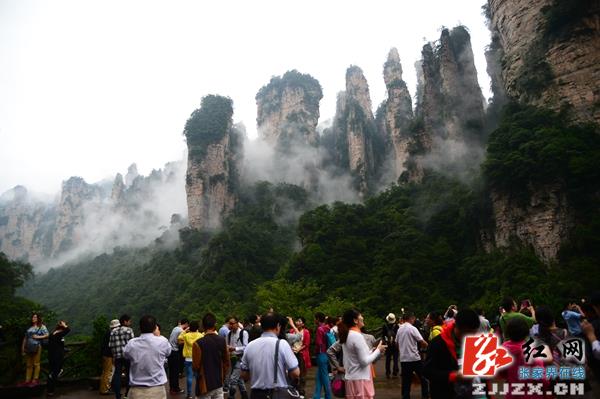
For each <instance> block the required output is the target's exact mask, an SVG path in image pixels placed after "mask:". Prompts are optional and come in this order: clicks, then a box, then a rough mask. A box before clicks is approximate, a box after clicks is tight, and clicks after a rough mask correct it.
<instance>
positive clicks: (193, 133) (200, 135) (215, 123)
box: [183, 95, 233, 159]
mask: <svg viewBox="0 0 600 399" xmlns="http://www.w3.org/2000/svg"><path fill="white" fill-rule="evenodd" d="M232 116H233V102H232V101H231V99H230V98H228V97H222V96H216V95H208V96H206V97H203V98H202V102H201V105H200V108H198V109H197V110H195V111H194V112H192V115H191V116H190V118H189V119H188V120H187V122H186V124H185V129H184V131H183V134H184V135H185V137H186V139H187V142H188V148H189V151H190V154H191V155H192V156H193V157H195V158H196V159H200V158H202V157H204V155H205V154H206V148H207V147H208V146H209V145H210V144H213V143H216V142H219V141H220V140H222V139H223V137H225V136H226V135H227V134H229V130H230V128H231V126H232Z"/></svg>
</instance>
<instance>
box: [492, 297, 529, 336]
mask: <svg viewBox="0 0 600 399" xmlns="http://www.w3.org/2000/svg"><path fill="white" fill-rule="evenodd" d="M502 308H503V309H504V313H503V314H502V316H500V330H502V336H503V338H504V339H505V340H506V339H507V337H506V334H505V329H506V324H507V323H508V322H509V321H510V320H512V319H514V318H521V319H523V320H525V322H526V323H527V325H528V326H529V327H528V328H531V327H532V326H533V325H534V324H535V309H534V308H533V306H532V305H531V303H530V302H529V301H523V302H522V303H521V311H523V310H527V311H528V312H530V314H531V316H527V315H525V314H523V313H521V312H520V311H519V312H517V303H516V302H515V300H514V299H512V298H510V297H508V298H505V299H504V300H503V301H502Z"/></svg>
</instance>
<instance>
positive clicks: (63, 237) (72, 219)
mask: <svg viewBox="0 0 600 399" xmlns="http://www.w3.org/2000/svg"><path fill="white" fill-rule="evenodd" d="M102 197H103V193H102V189H101V188H100V187H98V186H96V185H92V184H88V183H86V182H85V180H83V179H82V178H81V177H71V178H70V179H69V180H67V181H65V182H63V184H62V192H61V196H60V202H59V204H58V209H57V219H56V226H55V228H54V235H53V244H52V254H51V255H52V256H54V255H56V254H57V253H59V252H64V251H67V250H69V249H72V248H73V247H74V245H75V244H76V243H78V242H79V241H80V239H81V235H80V233H81V231H80V226H81V225H83V223H84V220H85V216H84V215H85V212H86V210H84V206H86V207H87V209H88V211H90V212H93V211H96V210H97V209H99V208H100V207H101V202H102Z"/></svg>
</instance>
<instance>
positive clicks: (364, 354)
mask: <svg viewBox="0 0 600 399" xmlns="http://www.w3.org/2000/svg"><path fill="white" fill-rule="evenodd" d="M363 327H364V319H363V316H362V314H360V312H359V311H357V310H354V309H351V310H348V311H346V312H344V315H343V316H342V323H340V324H339V325H338V333H339V338H340V343H341V344H342V352H343V354H344V355H343V364H344V371H345V377H344V378H345V381H346V398H352V399H362V398H364V399H369V398H373V397H375V387H374V386H373V375H372V368H371V364H372V363H373V362H374V361H375V360H377V359H378V358H379V356H380V355H381V354H382V353H384V352H385V348H386V345H385V344H384V343H383V342H379V344H378V345H377V347H376V348H375V350H373V351H371V349H370V348H369V346H368V345H367V342H366V340H365V338H364V336H363V334H362V333H361V330H360V329H361V328H363Z"/></svg>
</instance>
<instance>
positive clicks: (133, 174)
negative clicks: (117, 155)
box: [125, 163, 140, 187]
mask: <svg viewBox="0 0 600 399" xmlns="http://www.w3.org/2000/svg"><path fill="white" fill-rule="evenodd" d="M139 175H140V174H139V173H138V170H137V165H136V164H135V163H132V164H131V165H129V168H127V174H126V175H125V185H126V186H127V187H129V186H131V185H132V184H133V182H134V181H135V179H136V178H137V177H138V176H139Z"/></svg>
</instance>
